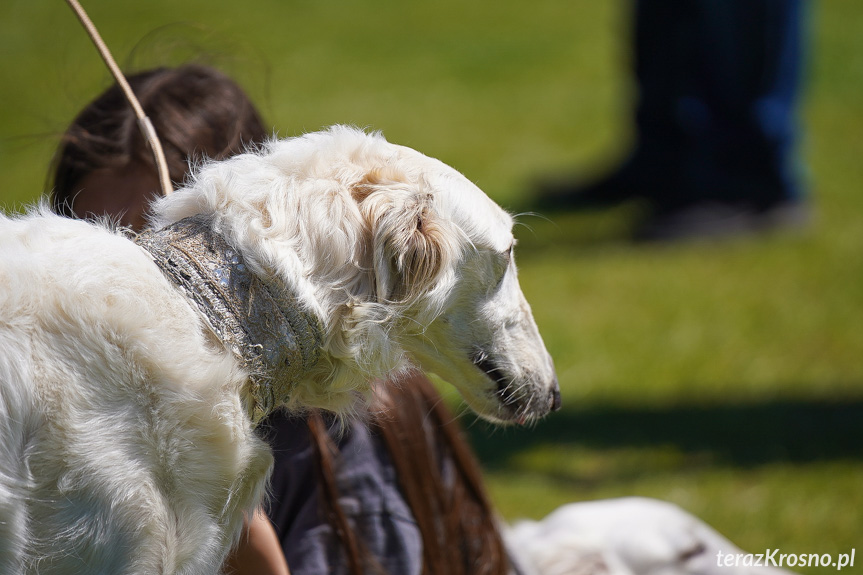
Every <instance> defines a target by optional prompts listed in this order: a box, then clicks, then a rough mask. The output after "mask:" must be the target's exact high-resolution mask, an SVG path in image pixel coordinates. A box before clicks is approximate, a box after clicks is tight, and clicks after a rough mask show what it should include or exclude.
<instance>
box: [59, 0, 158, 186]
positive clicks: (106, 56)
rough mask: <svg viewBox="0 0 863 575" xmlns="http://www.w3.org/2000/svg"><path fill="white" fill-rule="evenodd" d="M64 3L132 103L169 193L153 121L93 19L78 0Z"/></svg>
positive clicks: (67, 0) (68, 0)
mask: <svg viewBox="0 0 863 575" xmlns="http://www.w3.org/2000/svg"><path fill="white" fill-rule="evenodd" d="M66 3H67V4H68V5H69V7H70V8H72V11H73V12H75V15H76V16H77V17H78V20H79V21H80V22H81V25H82V26H84V29H85V30H86V31H87V34H88V35H89V36H90V40H91V41H92V42H93V45H95V46H96V50H97V51H98V52H99V55H100V56H102V60H103V61H104V62H105V65H106V66H108V70H110V71H111V74H112V75H113V76H114V79H115V80H116V82H117V85H118V86H120V89H121V90H123V94H125V96H126V99H127V100H128V101H129V104H131V105H132V109H133V110H135V116H136V117H137V118H138V128H139V129H140V130H141V133H142V134H143V135H144V140H145V141H146V142H147V144H148V145H149V147H150V151H151V152H152V153H153V159H154V160H155V161H156V168H158V170H159V183H160V185H161V187H162V193H163V194H164V195H166V196H169V195H171V192H172V191H173V186H171V177H170V176H169V175H168V163H167V162H166V161H165V152H164V151H163V150H162V143H161V142H160V141H159V136H158V135H157V134H156V129H155V128H154V127H153V123H152V122H151V121H150V118H149V117H147V114H145V113H144V108H143V107H142V106H141V102H139V101H138V98H137V97H136V96H135V93H134V92H133V91H132V87H131V86H129V82H127V81H126V77H125V76H124V75H123V72H122V71H121V70H120V67H119V66H117V62H116V61H114V57H113V56H112V55H111V51H110V50H109V49H108V46H107V45H106V44H105V41H104V40H102V37H101V36H100V35H99V31H98V30H97V29H96V26H95V25H94V24H93V21H92V20H90V17H89V16H87V12H86V11H84V8H83V7H82V6H81V4H79V3H78V0H66Z"/></svg>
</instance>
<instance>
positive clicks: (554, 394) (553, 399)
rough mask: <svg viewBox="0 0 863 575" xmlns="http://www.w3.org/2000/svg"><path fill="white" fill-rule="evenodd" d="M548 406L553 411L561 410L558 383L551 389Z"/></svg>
mask: <svg viewBox="0 0 863 575" xmlns="http://www.w3.org/2000/svg"><path fill="white" fill-rule="evenodd" d="M548 405H549V409H550V410H551V411H557V410H558V409H560V387H558V385H557V382H554V387H552V388H551V392H550V393H549V394H548Z"/></svg>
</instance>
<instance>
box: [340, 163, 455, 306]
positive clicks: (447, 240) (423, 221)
mask: <svg viewBox="0 0 863 575" xmlns="http://www.w3.org/2000/svg"><path fill="white" fill-rule="evenodd" d="M423 188H424V186H422V185H421V184H419V183H416V182H408V181H405V179H404V178H401V177H398V174H386V175H385V174H382V173H381V172H380V171H375V172H373V173H370V174H368V175H367V176H366V177H365V178H364V179H363V181H362V182H359V183H358V184H357V185H356V186H354V187H353V190H352V191H353V194H354V198H355V199H356V200H357V201H358V203H359V206H360V212H361V213H362V214H363V218H364V220H365V222H366V225H367V226H368V228H367V229H368V238H369V244H370V246H369V247H370V248H371V258H372V265H373V269H374V274H375V289H376V292H377V293H376V295H377V299H378V301H382V302H383V301H389V302H407V301H410V300H413V299H415V298H416V297H417V296H419V295H420V294H422V293H423V292H424V291H426V290H428V289H429V288H430V287H431V286H432V285H433V284H434V282H435V281H436V280H437V279H438V277H439V276H440V274H441V273H442V272H443V270H445V269H446V267H447V265H448V263H449V261H450V259H451V258H452V255H453V250H454V248H453V246H452V241H451V240H452V237H453V235H452V233H451V232H449V231H448V226H447V224H446V222H445V221H443V220H442V219H441V217H440V216H439V215H438V213H437V211H436V210H435V206H434V197H433V195H432V194H431V193H429V192H428V191H425V190H424V189H423Z"/></svg>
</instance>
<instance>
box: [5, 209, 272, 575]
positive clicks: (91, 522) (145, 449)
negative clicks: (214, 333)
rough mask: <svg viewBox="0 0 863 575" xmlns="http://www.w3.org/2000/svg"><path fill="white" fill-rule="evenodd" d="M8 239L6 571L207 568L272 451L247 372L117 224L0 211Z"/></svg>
mask: <svg viewBox="0 0 863 575" xmlns="http://www.w3.org/2000/svg"><path fill="white" fill-rule="evenodd" d="M0 252H2V254H3V256H2V258H0V286H2V289H0V573H4V574H6V573H9V574H16V573H30V572H33V573H36V572H38V573H55V572H56V573H82V572H93V573H95V572H98V573H162V572H166V573H174V572H180V573H211V572H212V566H213V565H218V564H219V563H220V562H221V555H223V554H224V553H225V548H226V542H225V541H224V540H223V538H224V537H225V533H233V532H235V531H236V529H234V527H236V522H237V521H239V520H240V514H239V513H238V510H240V509H244V508H247V507H249V506H251V505H253V503H254V502H255V501H257V498H258V496H259V490H260V489H261V483H262V481H263V479H264V477H265V475H266V471H267V468H268V466H269V464H270V455H269V452H268V450H267V449H266V446H264V445H263V444H262V443H261V442H260V441H258V440H256V439H255V438H254V436H253V434H252V433H251V428H250V424H249V422H248V419H247V418H246V417H245V414H244V411H243V407H242V406H241V405H240V403H239V395H238V393H236V390H237V388H238V386H240V385H241V384H242V381H243V380H244V377H245V375H244V374H243V373H241V372H240V371H239V370H238V368H237V365H236V363H235V362H234V361H233V360H232V359H231V358H230V356H227V355H226V354H224V353H223V352H218V351H216V349H215V348H214V347H213V346H211V345H209V344H208V343H207V342H206V340H205V339H204V335H203V333H202V331H201V330H200V328H199V321H198V319H197V317H196V315H195V313H194V312H193V311H192V309H191V308H190V307H189V305H188V304H187V303H186V302H185V301H184V300H182V299H181V298H180V297H179V296H178V294H177V293H176V290H174V289H173V288H172V287H171V286H170V284H168V283H167V281H166V280H165V279H164V278H163V277H162V276H161V274H160V273H159V272H158V270H157V269H156V268H155V266H154V265H153V264H152V262H150V261H149V260H148V258H147V257H146V255H145V254H144V253H143V252H142V251H141V250H140V249H139V248H138V247H137V246H135V245H134V244H133V243H132V242H130V241H129V240H127V239H126V238H124V237H123V236H122V235H119V234H116V233H113V232H110V231H108V230H106V229H104V228H102V227H99V226H96V225H92V224H87V223H84V222H79V221H71V220H66V219H63V218H59V217H56V216H52V215H50V214H45V213H42V214H34V215H30V216H25V217H23V218H19V219H15V220H12V219H8V218H5V217H2V216H0ZM238 478H242V479H238ZM226 498H227V504H226ZM226 528H227V529H226Z"/></svg>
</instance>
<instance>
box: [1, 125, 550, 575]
mask: <svg viewBox="0 0 863 575" xmlns="http://www.w3.org/2000/svg"><path fill="white" fill-rule="evenodd" d="M195 214H207V215H209V216H210V217H211V219H212V222H213V228H214V229H215V230H216V231H217V232H218V233H220V234H222V235H223V236H224V237H225V238H226V240H227V241H228V243H229V244H231V245H232V246H234V247H235V248H236V249H237V250H238V251H239V252H240V253H242V254H243V257H244V259H245V261H246V263H247V264H248V265H249V267H250V268H251V269H252V270H253V271H254V272H255V273H257V274H259V275H261V276H265V277H267V278H268V279H270V280H275V281H277V282H281V284H283V285H284V286H285V287H286V288H287V289H289V290H290V291H291V292H293V293H295V294H298V296H299V300H300V305H301V306H303V307H304V308H305V309H306V310H307V311H310V312H312V313H314V314H315V315H316V316H317V317H318V318H319V319H320V320H321V322H322V324H323V325H324V326H325V331H326V333H325V344H324V349H323V350H322V356H323V359H322V360H321V361H320V362H319V364H318V366H317V367H316V368H315V369H314V370H313V371H312V372H311V373H309V374H307V377H306V378H305V379H304V380H303V381H300V382H297V384H296V385H295V386H294V388H293V391H292V394H291V397H290V398H289V399H288V402H287V404H288V407H289V408H291V409H294V410H301V409H303V408H305V407H310V406H315V407H322V408H325V409H329V410H332V411H335V412H337V413H341V414H346V413H349V412H351V410H353V409H354V408H355V406H356V405H357V402H358V401H359V400H361V398H363V397H365V396H367V395H368V391H369V385H370V382H371V381H374V380H375V379H380V378H383V377H386V376H392V375H393V374H398V373H399V372H400V371H403V370H406V369H408V368H410V367H411V366H414V365H416V366H420V367H423V368H426V369H429V370H431V371H436V372H438V373H439V374H440V375H441V376H442V377H444V378H445V379H447V380H448V381H451V382H452V383H454V384H455V385H456V386H457V387H458V388H459V390H460V391H461V392H462V394H463V395H464V397H465V399H466V400H467V401H468V403H469V404H470V405H471V406H472V407H473V408H474V409H475V410H476V411H477V412H479V413H480V414H481V415H483V416H485V417H487V418H489V419H492V420H496V421H521V422H523V421H525V420H530V419H533V418H536V417H540V416H542V415H544V414H545V413H547V412H548V411H549V410H550V409H553V408H555V407H556V406H557V405H558V404H559V395H558V394H557V383H556V379H555V376H554V370H553V366H552V364H551V360H550V358H549V356H548V354H547V352H546V351H545V349H544V347H543V344H542V341H541V339H540V337H539V334H538V332H537V330H536V326H535V324H534V322H533V319H532V318H531V315H530V309H529V307H528V306H527V304H526V303H525V301H524V298H523V296H522V295H521V291H520V289H519V287H518V282H517V279H516V272H515V267H514V263H513V261H512V257H511V247H512V244H513V239H512V233H511V226H512V221H511V219H510V217H509V216H508V215H507V214H506V213H505V212H504V211H503V210H501V209H500V208H498V207H497V206H496V205H495V204H494V203H493V202H491V200H489V199H488V198H487V197H486V196H485V195H484V194H483V193H482V192H480V191H479V189H477V188H476V187H475V186H473V185H472V184H470V182H468V181H467V180H466V179H465V178H464V177H463V176H461V175H460V174H458V173H457V172H455V171H454V170H452V169H451V168H449V167H447V166H445V165H444V164H441V163H440V162H438V161H436V160H433V159H431V158H428V157H426V156H423V155H421V154H419V153H418V152H415V151H413V150H410V149H408V148H402V147H399V146H394V145H392V144H389V143H387V142H386V141H385V140H384V139H383V138H382V137H380V136H379V135H368V134H365V133H362V132H360V131H357V130H353V129H350V128H344V127H335V128H332V129H330V130H328V131H326V132H321V133H316V134H309V135H306V136H303V137H301V138H295V139H291V140H283V141H273V142H271V143H269V144H267V145H266V146H265V147H264V148H263V149H261V150H258V151H256V152H254V153H249V154H244V155H241V156H238V157H236V158H233V159H231V160H228V161H224V162H220V163H212V164H209V165H205V166H203V167H202V168H201V169H200V170H199V171H197V172H196V175H195V176H194V179H193V180H192V182H191V183H190V184H189V185H188V186H187V187H186V188H184V189H182V190H179V191H178V192H176V193H175V194H173V195H172V196H170V197H168V198H165V199H162V200H160V201H159V202H158V203H157V204H156V206H155V208H154V216H153V220H152V223H153V226H154V227H157V228H158V227H160V226H163V225H166V224H169V223H171V222H174V221H177V220H179V219H182V218H184V217H187V216H191V215H195ZM0 250H2V254H3V255H2V258H0V286H2V289H0V572H2V573H83V572H87V573H141V574H143V573H147V574H152V573H184V574H205V573H206V574H211V573H215V572H217V571H218V570H219V566H220V565H221V563H222V562H223V560H224V558H225V556H226V554H227V552H228V550H229V549H230V547H231V545H232V544H233V543H234V541H235V538H236V537H237V536H238V532H239V527H240V524H241V521H242V514H243V512H244V511H246V512H247V511H249V510H251V509H253V508H254V507H255V506H256V505H257V504H259V502H260V500H261V497H262V492H263V490H264V485H265V482H266V477H267V473H268V469H269V467H270V466H271V460H272V457H271V454H270V452H269V449H268V447H267V446H266V445H265V444H264V443H263V442H262V441H261V440H259V439H258V438H256V436H255V435H254V433H253V429H252V424H251V422H250V420H249V418H248V416H247V406H246V405H245V403H244V401H245V400H244V398H245V397H247V391H248V390H247V383H248V376H247V375H248V374H246V373H244V372H243V370H242V368H241V367H240V365H239V363H238V361H237V359H236V358H235V357H234V356H233V355H231V354H230V353H228V352H227V351H226V350H225V349H224V348H222V347H221V346H220V345H219V344H218V342H216V341H214V340H213V339H212V337H211V336H210V335H208V332H207V331H206V330H205V329H204V328H203V324H202V322H201V319H200V318H199V317H198V315H197V313H196V311H195V310H194V309H193V307H192V306H191V305H190V303H189V302H188V301H187V300H186V299H185V298H184V296H182V295H181V293H180V292H179V291H178V290H177V289H176V288H175V287H174V286H173V285H172V284H171V283H170V282H169V281H168V280H167V279H166V278H165V277H164V276H163V275H162V274H161V273H160V272H159V270H158V268H157V267H156V266H155V264H154V263H153V262H152V261H151V260H150V259H149V257H148V255H147V254H146V253H145V252H144V251H143V250H141V249H140V248H139V247H138V246H136V245H135V244H134V243H132V242H131V241H130V240H129V239H127V237H126V236H125V235H124V234H123V233H122V232H121V231H117V230H112V229H111V228H110V226H106V225H104V224H103V225H98V224H92V223H86V222H82V221H72V220H67V219H63V218H60V217H58V216H54V215H51V214H50V213H48V212H47V209H45V208H40V209H36V210H34V211H32V212H31V213H30V214H28V215H26V216H21V217H17V218H6V217H2V216H0Z"/></svg>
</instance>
